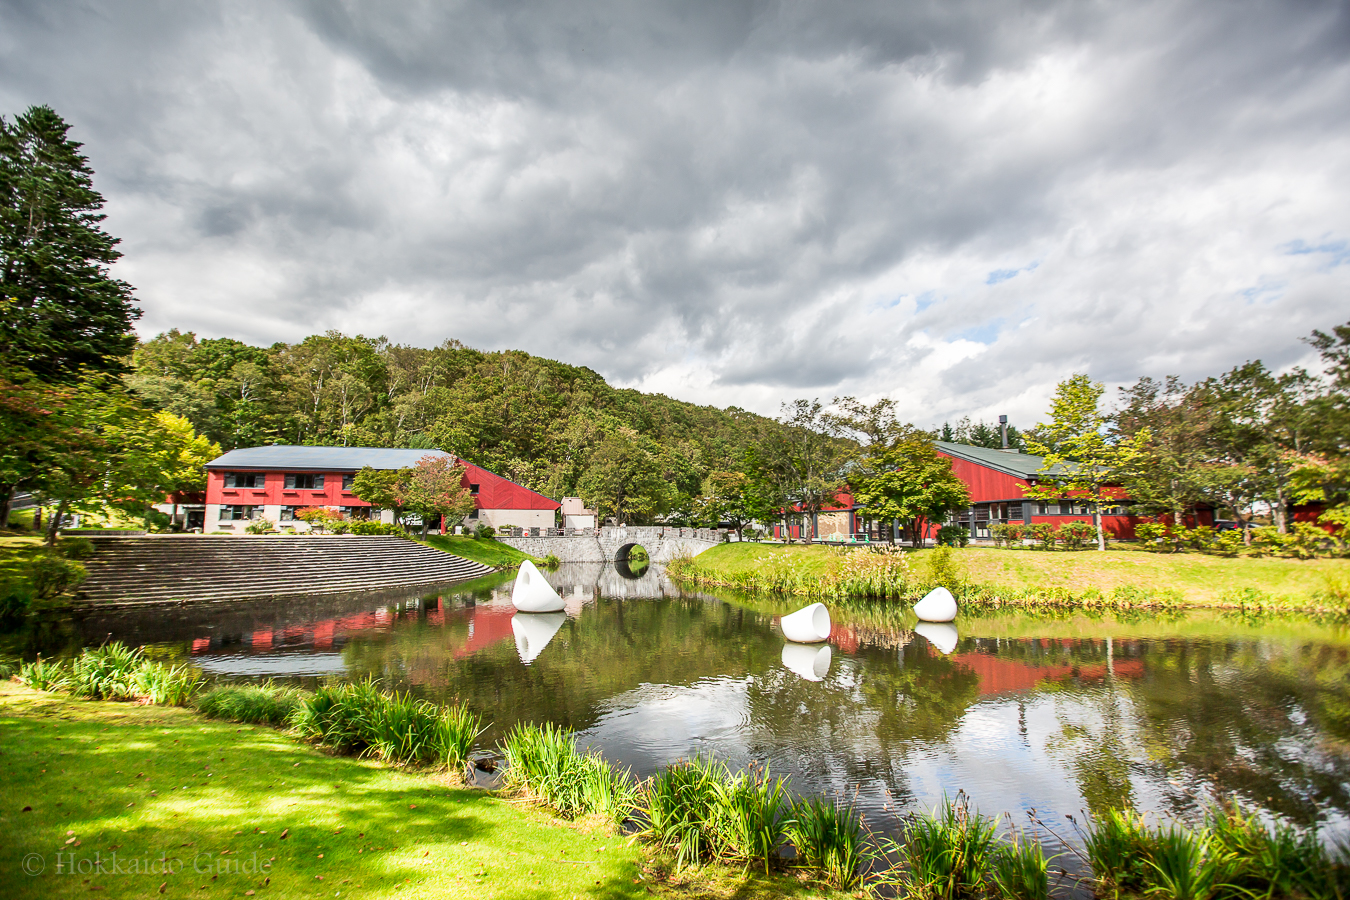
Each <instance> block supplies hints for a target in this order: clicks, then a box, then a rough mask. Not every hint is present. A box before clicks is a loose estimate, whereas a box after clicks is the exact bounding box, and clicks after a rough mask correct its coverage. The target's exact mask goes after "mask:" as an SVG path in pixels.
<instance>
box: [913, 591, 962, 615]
mask: <svg viewBox="0 0 1350 900" xmlns="http://www.w3.org/2000/svg"><path fill="white" fill-rule="evenodd" d="M914 615H916V616H918V617H919V618H920V619H922V620H923V621H925V622H950V621H951V620H952V619H955V618H956V598H955V597H953V596H952V592H951V591H949V590H947V589H946V588H945V587H939V588H933V589H932V590H931V591H929V592H928V594H927V595H926V596H925V597H924V598H923V599H922V600H920V601H919V602H918V603H916V604H914Z"/></svg>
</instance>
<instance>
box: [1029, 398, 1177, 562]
mask: <svg viewBox="0 0 1350 900" xmlns="http://www.w3.org/2000/svg"><path fill="white" fill-rule="evenodd" d="M1105 391H1106V388H1105V386H1104V385H1102V384H1101V383H1100V382H1093V381H1092V380H1091V379H1090V378H1088V377H1087V376H1086V375H1074V376H1073V377H1072V378H1069V379H1068V380H1067V381H1062V382H1060V383H1059V386H1058V387H1057V388H1056V390H1055V396H1054V398H1053V399H1052V400H1051V401H1050V422H1049V423H1042V424H1038V425H1037V426H1036V429H1035V431H1034V432H1032V434H1030V435H1028V437H1027V449H1029V450H1030V451H1031V452H1032V453H1033V454H1036V455H1038V456H1043V457H1044V458H1045V460H1044V463H1043V465H1042V467H1041V469H1040V471H1039V472H1038V473H1037V480H1038V483H1037V484H1035V485H1032V486H1030V487H1029V488H1028V489H1027V496H1029V497H1033V498H1041V499H1046V500H1055V499H1059V498H1060V497H1073V498H1075V499H1080V500H1084V501H1086V502H1087V503H1088V504H1089V505H1090V506H1091V507H1092V521H1093V524H1094V525H1095V526H1096V529H1097V549H1098V550H1105V549H1106V534H1105V532H1104V531H1103V529H1102V506H1103V505H1105V504H1108V503H1115V502H1117V501H1119V500H1120V498H1121V489H1120V487H1119V486H1120V485H1122V484H1124V483H1125V482H1127V481H1129V480H1130V479H1131V478H1133V477H1134V476H1135V474H1136V472H1137V471H1138V468H1139V466H1140V465H1141V463H1142V460H1143V457H1144V451H1145V448H1146V447H1147V446H1148V443H1149V440H1150V434H1149V431H1148V429H1147V428H1141V429H1139V430H1138V431H1136V432H1135V433H1134V434H1131V435H1124V434H1120V433H1116V432H1113V431H1112V430H1111V420H1110V417H1109V416H1108V415H1107V413H1106V412H1105V411H1104V410H1103V409H1102V407H1101V399H1102V394H1103V393H1105Z"/></svg>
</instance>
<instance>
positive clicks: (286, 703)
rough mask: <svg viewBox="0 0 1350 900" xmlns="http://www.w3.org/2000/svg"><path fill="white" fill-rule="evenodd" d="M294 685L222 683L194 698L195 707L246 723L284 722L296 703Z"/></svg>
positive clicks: (291, 713)
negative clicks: (195, 700)
mask: <svg viewBox="0 0 1350 900" xmlns="http://www.w3.org/2000/svg"><path fill="white" fill-rule="evenodd" d="M302 697H303V694H302V693H301V692H300V691H299V690H296V689H295V688H290V687H282V686H280V685H276V684H273V683H272V682H270V681H269V682H267V683H265V684H225V685H220V686H219V687H216V688H213V689H212V690H210V691H207V692H206V693H205V694H202V695H201V696H200V697H198V698H197V709H198V710H200V711H201V712H202V714H203V715H207V716H210V717H211V718H213V719H228V720H229V721H231V722H243V723H245V724H248V725H272V726H281V725H285V724H286V723H287V722H288V721H289V720H290V718H291V716H292V715H294V714H295V711H296V709H298V708H299V706H300V701H301V698H302Z"/></svg>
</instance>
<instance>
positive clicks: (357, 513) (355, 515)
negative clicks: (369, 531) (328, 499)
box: [338, 506, 370, 522]
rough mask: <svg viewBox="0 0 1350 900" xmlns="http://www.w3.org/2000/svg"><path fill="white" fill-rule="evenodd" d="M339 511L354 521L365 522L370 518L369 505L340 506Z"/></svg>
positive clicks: (344, 516)
mask: <svg viewBox="0 0 1350 900" xmlns="http://www.w3.org/2000/svg"><path fill="white" fill-rule="evenodd" d="M338 512H340V513H342V515H343V518H346V519H350V520H351V521H353V522H364V521H366V520H368V519H369V518H370V507H369V506H339V507H338Z"/></svg>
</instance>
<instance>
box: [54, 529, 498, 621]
mask: <svg viewBox="0 0 1350 900" xmlns="http://www.w3.org/2000/svg"><path fill="white" fill-rule="evenodd" d="M93 541H94V546H95V548H96V549H95V552H94V554H93V555H92V556H91V557H90V558H89V559H87V560H85V566H86V567H87V568H88V570H89V577H88V579H87V580H86V581H85V583H84V584H83V586H82V588H81V593H82V595H83V597H84V599H86V600H88V601H93V602H96V603H117V604H121V603H154V602H160V601H167V600H174V601H180V600H185V601H189V602H211V601H225V600H241V599H245V598H259V597H286V596H296V595H300V594H329V593H352V592H357V591H376V590H396V589H398V588H402V587H415V586H417V585H430V584H445V583H447V582H452V581H464V580H467V579H470V578H477V577H479V576H480V575H485V574H487V573H489V572H491V571H493V570H492V569H491V568H490V567H488V566H485V565H482V564H481V563H476V562H472V561H470V560H467V559H463V558H462V557H458V556H454V555H452V554H449V553H444V552H442V551H440V550H436V549H433V548H431V547H426V546H424V545H422V544H416V543H413V542H412V541H408V540H404V539H403V538H399V537H386V536H357V535H342V536H327V537H291V536H272V535H259V536H248V537H235V536H229V537H218V536H214V535H212V536H196V535H194V536H167V535H166V536H160V537H108V538H93Z"/></svg>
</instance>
